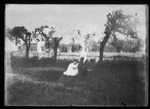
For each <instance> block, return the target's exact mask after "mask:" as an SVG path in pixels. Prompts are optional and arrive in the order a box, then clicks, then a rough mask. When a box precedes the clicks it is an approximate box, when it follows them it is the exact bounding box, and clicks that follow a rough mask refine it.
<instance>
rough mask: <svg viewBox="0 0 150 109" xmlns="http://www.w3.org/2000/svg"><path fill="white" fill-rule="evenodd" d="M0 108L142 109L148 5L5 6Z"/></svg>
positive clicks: (145, 90) (145, 99)
mask: <svg viewBox="0 0 150 109" xmlns="http://www.w3.org/2000/svg"><path fill="white" fill-rule="evenodd" d="M4 11H5V12H4V13H5V16H4V17H5V18H4V21H5V23H4V24H5V25H4V26H5V27H4V29H5V31H4V33H5V35H4V37H5V38H4V39H5V41H4V50H5V51H4V52H5V53H4V55H5V59H4V62H5V63H4V66H5V70H4V88H5V90H4V105H5V106H100V107H101V106H102V107H105V106H106V107H108V106H116V107H117V106H120V107H128V106H129V107H130V106H147V105H148V49H149V47H148V43H149V42H148V39H149V38H148V37H149V36H148V35H149V34H148V24H149V19H148V11H149V8H148V6H147V5H145V4H141V5H137V4H136V5H134V4H132V5H130V4H116V5H115V4H112V5H111V4H5V10H4Z"/></svg>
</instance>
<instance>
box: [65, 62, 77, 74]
mask: <svg viewBox="0 0 150 109" xmlns="http://www.w3.org/2000/svg"><path fill="white" fill-rule="evenodd" d="M63 74H64V75H67V76H75V75H77V74H78V62H77V60H74V62H72V63H70V64H69V66H68V68H67V70H66V71H65V72H63Z"/></svg>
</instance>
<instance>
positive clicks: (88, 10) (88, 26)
mask: <svg viewBox="0 0 150 109" xmlns="http://www.w3.org/2000/svg"><path fill="white" fill-rule="evenodd" d="M117 9H122V10H123V11H124V12H125V13H127V14H132V15H135V14H136V17H138V18H139V20H140V21H141V22H142V23H141V24H140V26H139V29H140V33H141V34H142V36H143V37H145V21H146V20H145V18H146V17H145V5H57V4H55V5H54V4H53V5H30V4H28V5H21V4H17V5H15V4H13V5H12V4H8V5H6V6H5V26H6V27H9V28H13V27H15V26H25V27H26V28H27V29H28V30H29V31H30V32H31V31H34V29H35V28H37V27H40V26H43V25H48V26H50V27H51V26H53V27H54V28H55V30H56V33H54V35H55V36H58V37H64V38H63V40H62V41H61V42H64V43H69V42H70V40H69V39H70V37H71V36H75V35H77V29H80V30H82V33H83V34H87V33H93V32H96V33H98V34H99V35H102V34H101V33H102V32H103V31H104V24H105V23H106V15H107V14H108V13H109V12H112V11H113V10H117ZM143 34H144V35H143ZM98 37H99V36H98ZM98 37H96V38H94V39H95V40H96V41H97V40H98V39H97V38H98ZM10 45H11V44H10V42H7V47H8V48H9V46H10ZM12 46H13V44H12ZM11 50H12V48H11Z"/></svg>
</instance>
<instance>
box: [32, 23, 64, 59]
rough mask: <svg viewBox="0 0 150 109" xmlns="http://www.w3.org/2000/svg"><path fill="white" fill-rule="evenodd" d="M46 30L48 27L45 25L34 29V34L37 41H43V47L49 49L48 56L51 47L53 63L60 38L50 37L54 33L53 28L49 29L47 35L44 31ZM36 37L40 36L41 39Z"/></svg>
mask: <svg viewBox="0 0 150 109" xmlns="http://www.w3.org/2000/svg"><path fill="white" fill-rule="evenodd" d="M48 28H49V27H48V26H47V25H45V26H41V27H39V28H36V29H35V32H34V34H36V39H37V41H40V40H42V41H45V47H46V48H48V49H49V54H50V49H51V47H52V48H53V52H54V56H53V59H54V61H56V60H57V48H58V45H59V42H60V40H62V37H60V38H59V37H52V36H53V34H54V33H55V32H56V31H55V30H54V28H53V27H51V28H50V31H49V32H48V34H46V33H45V32H44V30H45V29H48ZM38 35H41V36H42V37H40V38H39V37H37V36H38Z"/></svg>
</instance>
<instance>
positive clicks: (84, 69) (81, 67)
mask: <svg viewBox="0 0 150 109" xmlns="http://www.w3.org/2000/svg"><path fill="white" fill-rule="evenodd" d="M83 60H84V58H81V59H80V61H79V65H78V71H79V75H81V76H86V74H87V65H86V63H87V61H85V62H84V63H83Z"/></svg>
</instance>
